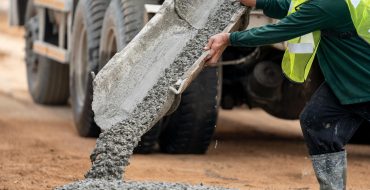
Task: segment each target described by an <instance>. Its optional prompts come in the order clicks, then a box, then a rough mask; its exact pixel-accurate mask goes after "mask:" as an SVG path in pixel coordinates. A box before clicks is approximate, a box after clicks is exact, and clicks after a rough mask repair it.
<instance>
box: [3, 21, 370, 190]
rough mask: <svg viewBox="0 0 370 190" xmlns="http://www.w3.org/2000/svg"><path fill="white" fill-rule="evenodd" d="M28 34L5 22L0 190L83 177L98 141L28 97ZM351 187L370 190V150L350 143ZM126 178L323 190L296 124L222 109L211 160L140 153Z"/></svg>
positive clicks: (64, 112) (68, 117) (65, 112)
mask: <svg viewBox="0 0 370 190" xmlns="http://www.w3.org/2000/svg"><path fill="white" fill-rule="evenodd" d="M22 35H23V32H22V30H21V29H18V28H11V29H10V28H8V27H7V26H6V18H5V17H4V16H1V17H0V190H13V189H15V190H17V189H31V190H33V189H35V190H36V189H37V190H39V189H52V188H54V187H57V186H60V185H63V184H67V183H71V182H73V181H76V180H81V179H84V176H83V175H84V174H85V172H86V171H87V170H88V169H89V168H90V166H91V164H90V159H89V155H90V153H91V151H92V149H93V148H94V146H95V140H96V139H86V138H81V137H79V136H78V134H77V132H76V130H75V129H74V126H73V122H72V114H71V110H70V108H69V107H68V106H66V107H46V106H39V105H36V104H34V103H33V102H32V100H31V98H30V96H29V95H28V92H27V83H26V75H25V66H24V53H23V49H24V41H23V37H22ZM347 150H348V155H349V161H348V165H349V174H348V184H349V185H348V187H349V188H348V189H354V190H362V189H364V190H365V189H370V181H369V180H368V179H369V176H370V146H366V145H349V146H348V147H347ZM125 178H126V179H127V180H135V181H166V182H184V183H190V184H195V185H196V184H200V183H202V184H205V185H210V186H223V187H229V188H239V189H270V190H271V189H282V190H286V189H296V190H298V189H299V190H306V189H318V186H317V184H316V181H315V177H314V173H313V171H312V169H311V163H310V161H309V159H308V157H307V149H306V147H305V145H304V142H303V139H302V135H301V132H300V129H299V123H298V122H297V121H284V120H279V119H276V118H273V117H271V116H269V115H267V114H266V113H264V112H263V111H261V110H252V111H248V110H247V109H245V108H239V109H236V110H233V111H221V114H220V119H219V122H218V125H217V132H216V135H215V137H214V141H213V143H212V145H211V146H210V149H209V152H208V153H207V154H206V155H165V154H159V153H155V154H152V155H134V156H133V158H132V159H131V165H130V166H129V167H128V168H127V173H126V177H125Z"/></svg>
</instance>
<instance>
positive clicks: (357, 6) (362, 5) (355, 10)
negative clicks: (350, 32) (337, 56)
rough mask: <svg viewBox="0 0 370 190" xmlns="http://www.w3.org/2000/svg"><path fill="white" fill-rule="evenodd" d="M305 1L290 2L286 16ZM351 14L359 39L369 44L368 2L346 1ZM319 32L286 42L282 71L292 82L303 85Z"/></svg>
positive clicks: (369, 5) (360, 0)
mask: <svg viewBox="0 0 370 190" xmlns="http://www.w3.org/2000/svg"><path fill="white" fill-rule="evenodd" d="M306 1H307V0H292V2H291V4H290V8H289V11H288V15H290V14H292V13H294V12H296V7H298V6H299V5H301V4H302V3H304V2H306ZM346 2H347V5H348V7H349V9H350V12H351V17H352V20H353V23H354V25H355V27H356V31H357V33H358V35H359V36H360V37H362V38H363V39H364V40H365V41H367V42H368V43H370V19H369V16H370V0H346ZM320 39H321V32H320V31H315V32H312V33H309V34H306V35H304V36H301V37H298V38H294V39H291V40H289V41H288V48H287V50H286V51H285V54H284V57H283V62H282V69H283V73H284V74H285V76H286V77H287V78H288V79H290V80H291V81H293V82H297V83H303V82H304V81H305V80H306V79H307V77H308V74H309V72H310V69H311V66H312V63H313V60H314V58H315V55H316V52H317V48H318V47H319V43H320Z"/></svg>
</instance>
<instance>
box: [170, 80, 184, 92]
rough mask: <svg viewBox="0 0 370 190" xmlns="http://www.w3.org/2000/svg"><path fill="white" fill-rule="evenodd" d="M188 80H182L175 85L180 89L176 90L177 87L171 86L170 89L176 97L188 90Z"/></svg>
mask: <svg viewBox="0 0 370 190" xmlns="http://www.w3.org/2000/svg"><path fill="white" fill-rule="evenodd" d="M187 80H188V79H185V80H182V79H179V80H178V81H177V82H176V83H175V86H179V88H178V89H176V88H175V87H173V86H170V87H169V89H170V90H171V92H173V93H174V94H175V95H179V94H182V93H183V92H184V91H185V89H186V86H185V85H186V84H187V83H186V81H187Z"/></svg>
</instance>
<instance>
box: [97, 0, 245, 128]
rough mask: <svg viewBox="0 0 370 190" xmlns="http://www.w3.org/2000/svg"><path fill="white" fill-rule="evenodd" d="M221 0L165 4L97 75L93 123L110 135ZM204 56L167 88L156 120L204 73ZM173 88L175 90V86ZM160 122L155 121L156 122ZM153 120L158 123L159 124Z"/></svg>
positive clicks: (168, 0) (183, 0)
mask: <svg viewBox="0 0 370 190" xmlns="http://www.w3.org/2000/svg"><path fill="white" fill-rule="evenodd" d="M222 2H224V1H223V0H217V1H215V0H194V1H188V0H166V1H165V2H164V3H163V6H162V8H161V9H160V11H159V12H158V13H157V14H156V16H155V17H153V18H152V19H151V20H150V21H149V23H147V25H146V26H145V27H144V28H143V29H142V31H141V32H140V33H139V34H138V35H137V36H136V37H135V38H134V39H133V40H132V41H131V42H130V43H129V44H128V45H127V46H126V47H125V49H123V50H122V51H121V52H119V53H117V54H116V55H115V56H114V57H113V58H112V59H111V60H110V61H109V62H108V64H107V65H106V66H105V67H104V68H103V69H102V70H101V71H100V72H99V73H98V74H97V76H96V78H95V80H94V97H93V99H94V101H93V104H92V108H93V111H94V113H95V121H96V123H97V124H98V125H99V126H100V127H101V128H102V129H103V130H105V129H109V128H110V127H112V126H115V125H117V124H118V123H120V122H121V121H123V120H125V119H127V118H128V117H130V114H131V113H132V112H133V110H134V109H135V108H136V107H137V105H138V104H139V103H140V102H141V101H142V100H143V98H144V97H145V96H146V95H147V93H148V92H149V90H151V89H152V87H153V86H154V85H155V84H156V83H157V82H158V80H159V78H160V77H161V76H163V74H164V73H165V70H166V68H168V67H170V65H171V64H172V63H173V62H174V60H175V59H176V57H177V56H178V54H179V53H180V52H182V50H183V48H184V47H185V46H186V45H187V42H188V41H189V40H190V39H192V38H194V36H195V35H196V34H197V31H198V30H197V29H199V28H202V27H204V26H205V25H206V24H207V21H208V19H209V16H210V15H212V14H214V12H215V11H216V10H217V7H218V6H220V3H222ZM244 13H245V10H244V11H243V10H241V11H240V12H238V13H236V15H235V16H234V17H233V19H232V20H230V25H229V26H228V27H227V28H225V32H228V31H231V30H232V29H233V27H234V26H235V25H236V23H237V21H239V20H240V18H241V17H242V15H243V14H244ZM206 55H207V52H204V53H203V55H202V56H201V57H199V59H198V60H197V61H196V62H195V63H194V65H193V66H192V67H191V68H190V69H189V70H188V71H187V72H186V73H185V75H184V76H183V77H182V78H179V84H180V85H179V87H177V89H176V88H175V87H172V88H171V86H169V87H168V88H169V90H170V88H171V89H172V91H173V92H174V93H169V94H170V95H169V97H167V100H168V101H167V102H166V103H165V105H163V106H162V107H161V109H160V111H159V112H160V113H159V114H158V115H160V116H164V115H166V113H167V112H168V111H169V110H170V109H171V107H172V105H173V104H174V102H175V99H176V98H175V96H176V94H181V93H182V92H183V91H184V90H185V89H186V87H187V86H188V85H189V84H190V82H191V81H192V80H194V78H195V77H196V76H197V75H198V74H199V72H200V71H201V70H202V68H203V64H204V62H203V59H204V58H205V56H206ZM174 85H175V84H174ZM158 119H160V118H158ZM158 119H157V120H158Z"/></svg>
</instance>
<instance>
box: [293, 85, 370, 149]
mask: <svg viewBox="0 0 370 190" xmlns="http://www.w3.org/2000/svg"><path fill="white" fill-rule="evenodd" d="M365 120H368V121H370V102H366V103H360V104H352V105H342V104H341V103H340V102H339V100H338V98H337V97H336V96H335V95H334V93H333V91H332V90H331V89H330V87H329V86H328V85H327V84H326V83H323V84H322V85H321V86H320V87H319V89H318V90H317V91H316V92H315V94H314V95H313V96H312V98H311V100H310V101H309V102H308V104H307V105H306V107H305V108H304V110H303V112H302V114H301V116H300V121H301V128H302V132H303V135H304V138H305V140H306V143H307V146H308V150H309V153H310V155H319V154H327V153H334V152H340V151H343V150H344V146H345V145H346V144H347V143H348V141H349V140H350V139H351V137H352V136H353V135H354V133H355V132H356V130H357V129H358V128H359V126H360V125H361V124H362V123H363V122H364V121H365ZM369 138H370V134H369Z"/></svg>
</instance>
